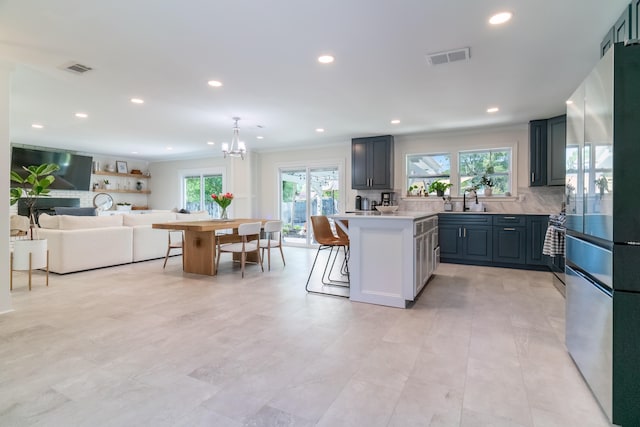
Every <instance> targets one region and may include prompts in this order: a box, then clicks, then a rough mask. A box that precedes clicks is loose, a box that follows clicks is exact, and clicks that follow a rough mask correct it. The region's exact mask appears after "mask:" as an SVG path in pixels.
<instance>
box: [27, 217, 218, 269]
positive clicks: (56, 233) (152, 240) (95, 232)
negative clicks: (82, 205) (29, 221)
mask: <svg viewBox="0 0 640 427" xmlns="http://www.w3.org/2000/svg"><path fill="white" fill-rule="evenodd" d="M207 218H209V216H208V215H207V213H206V212H199V213H194V214H181V213H175V212H155V213H148V214H124V215H113V216H72V215H56V216H49V215H46V214H43V215H40V218H39V222H40V228H39V229H38V238H41V239H47V240H48V247H49V270H50V271H51V272H53V273H61V274H63V273H72V272H75V271H82V270H89V269H92V268H99V267H108V266H112V265H118V264H127V263H130V262H138V261H146V260H150V259H156V258H163V257H164V256H165V253H166V251H167V231H166V230H156V229H153V228H151V224H153V223H158V222H170V221H192V220H193V221H195V220H201V219H207ZM178 253H179V252H177V251H172V255H173V254H178Z"/></svg>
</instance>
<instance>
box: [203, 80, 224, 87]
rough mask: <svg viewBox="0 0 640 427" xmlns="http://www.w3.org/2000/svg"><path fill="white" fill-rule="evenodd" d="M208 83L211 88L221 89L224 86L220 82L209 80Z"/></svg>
mask: <svg viewBox="0 0 640 427" xmlns="http://www.w3.org/2000/svg"><path fill="white" fill-rule="evenodd" d="M207 83H208V84H209V86H211V87H220V86H222V82H219V81H218V80H209V81H208V82H207Z"/></svg>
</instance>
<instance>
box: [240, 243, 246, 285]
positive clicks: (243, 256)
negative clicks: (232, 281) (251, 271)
mask: <svg viewBox="0 0 640 427" xmlns="http://www.w3.org/2000/svg"><path fill="white" fill-rule="evenodd" d="M243 249H244V248H243ZM246 257H247V253H246V252H245V251H244V250H243V251H242V254H241V255H240V269H241V270H242V278H243V279H244V263H245V260H246Z"/></svg>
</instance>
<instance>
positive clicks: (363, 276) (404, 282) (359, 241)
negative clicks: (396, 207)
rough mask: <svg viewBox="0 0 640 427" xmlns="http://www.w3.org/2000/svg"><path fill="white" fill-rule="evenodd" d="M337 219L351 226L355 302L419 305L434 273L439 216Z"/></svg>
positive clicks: (369, 215)
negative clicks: (413, 303) (417, 297)
mask: <svg viewBox="0 0 640 427" xmlns="http://www.w3.org/2000/svg"><path fill="white" fill-rule="evenodd" d="M332 218H333V219H334V220H336V222H337V223H338V226H341V222H342V221H345V220H346V221H348V228H346V227H345V228H346V231H347V233H348V234H349V242H350V256H349V281H350V299H351V300H352V301H358V302H367V303H373V304H380V305H386V306H391V307H400V308H406V307H407V306H408V305H409V304H410V302H411V301H414V300H415V298H416V296H417V295H418V293H419V292H420V290H421V289H422V287H423V286H424V285H425V283H426V281H427V280H428V279H429V277H430V276H431V273H432V272H433V270H434V269H435V265H436V253H435V249H436V246H437V241H438V237H437V224H438V216H437V214H433V213H424V212H422V213H420V212H408V211H407V212H395V213H393V214H379V213H374V212H354V213H345V214H339V215H333V216H332ZM434 242H435V246H434Z"/></svg>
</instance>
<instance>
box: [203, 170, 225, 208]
mask: <svg viewBox="0 0 640 427" xmlns="http://www.w3.org/2000/svg"><path fill="white" fill-rule="evenodd" d="M202 180H203V181H204V194H203V196H202V198H203V201H204V206H205V209H206V210H207V212H208V213H209V215H210V216H211V217H212V218H218V217H219V216H220V206H219V205H218V204H217V203H216V202H214V201H213V199H212V198H211V195H212V194H214V193H215V194H220V193H222V175H205V176H203V177H202Z"/></svg>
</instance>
